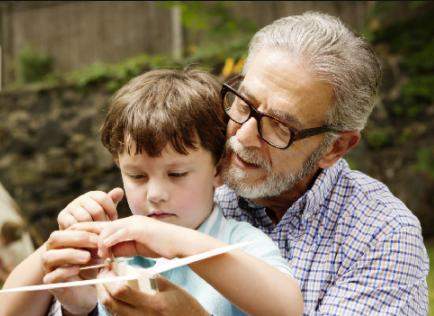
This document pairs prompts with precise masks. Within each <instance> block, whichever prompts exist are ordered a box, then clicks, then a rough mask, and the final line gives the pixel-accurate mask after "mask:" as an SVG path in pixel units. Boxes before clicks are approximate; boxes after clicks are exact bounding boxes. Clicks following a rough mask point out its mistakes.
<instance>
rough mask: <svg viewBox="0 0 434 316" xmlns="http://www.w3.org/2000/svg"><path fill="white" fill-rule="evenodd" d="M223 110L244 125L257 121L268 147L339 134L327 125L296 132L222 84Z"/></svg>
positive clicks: (259, 131)
mask: <svg viewBox="0 0 434 316" xmlns="http://www.w3.org/2000/svg"><path fill="white" fill-rule="evenodd" d="M220 94H221V98H222V105H223V109H224V111H225V112H226V114H227V115H228V116H229V118H230V119H231V120H232V121H234V122H235V123H238V124H244V123H245V122H247V121H248V120H249V119H250V118H251V117H254V118H255V119H256V121H257V123H258V124H257V126H258V133H259V136H260V137H261V138H262V139H263V140H264V141H265V142H266V143H267V144H269V145H270V146H273V147H275V148H279V149H287V148H288V147H289V146H291V145H292V143H293V142H295V141H297V140H300V139H303V138H307V137H311V136H314V135H318V134H321V133H326V132H340V131H339V130H337V129H334V128H332V127H330V126H328V125H323V126H320V127H313V128H307V129H302V130H298V129H296V128H294V127H291V126H288V124H287V123H285V122H282V121H281V120H279V119H278V118H276V117H274V116H272V115H270V114H266V113H263V112H260V111H258V110H257V109H256V108H255V107H254V106H253V105H252V104H251V102H250V101H249V100H248V99H247V98H246V97H244V96H243V95H242V94H241V93H240V92H238V91H237V90H236V89H235V88H232V87H231V86H230V85H228V84H226V83H224V84H223V87H222V90H221V92H220Z"/></svg>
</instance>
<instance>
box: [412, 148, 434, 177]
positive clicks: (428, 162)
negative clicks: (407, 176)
mask: <svg viewBox="0 0 434 316" xmlns="http://www.w3.org/2000/svg"><path fill="white" fill-rule="evenodd" d="M416 155H417V161H416V164H415V165H414V166H413V168H414V170H415V171H418V172H421V173H424V174H427V175H429V176H430V177H431V178H432V179H434V147H432V148H420V149H418V151H417V152H416Z"/></svg>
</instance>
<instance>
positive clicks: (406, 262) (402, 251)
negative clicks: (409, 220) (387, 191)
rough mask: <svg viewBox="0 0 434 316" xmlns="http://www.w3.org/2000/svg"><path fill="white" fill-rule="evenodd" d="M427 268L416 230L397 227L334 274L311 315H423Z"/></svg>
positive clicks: (425, 307) (426, 261)
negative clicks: (348, 266)
mask: <svg viewBox="0 0 434 316" xmlns="http://www.w3.org/2000/svg"><path fill="white" fill-rule="evenodd" d="M428 270H429V263H428V257H427V252H426V249H425V246H424V244H423V240H422V236H421V234H420V230H419V229H418V228H417V227H414V226H407V227H401V228H400V229H399V231H394V232H392V233H390V234H388V235H387V236H385V237H384V238H383V239H382V240H380V241H378V242H377V243H375V245H373V246H371V247H370V248H369V249H368V251H367V252H366V253H364V255H363V256H361V257H360V258H359V260H358V261H357V262H356V263H355V264H354V265H353V266H352V267H350V268H349V269H348V270H346V271H345V272H344V273H343V274H342V275H339V274H338V276H337V279H336V281H335V282H334V284H332V285H331V286H330V288H329V289H328V290H327V292H326V293H325V296H324V297H323V299H322V301H321V302H320V304H319V306H318V309H317V311H316V312H314V313H312V314H314V315H315V314H319V315H362V314H363V315H412V316H413V315H427V313H428V287H427V283H426V277H427V275H428Z"/></svg>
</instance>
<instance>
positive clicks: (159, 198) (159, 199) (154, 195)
mask: <svg viewBox="0 0 434 316" xmlns="http://www.w3.org/2000/svg"><path fill="white" fill-rule="evenodd" d="M147 195H148V201H149V202H151V203H153V204H160V203H163V202H167V201H168V200H169V192H168V190H167V187H166V186H165V185H164V184H163V183H159V182H156V181H154V182H150V183H148V192H147Z"/></svg>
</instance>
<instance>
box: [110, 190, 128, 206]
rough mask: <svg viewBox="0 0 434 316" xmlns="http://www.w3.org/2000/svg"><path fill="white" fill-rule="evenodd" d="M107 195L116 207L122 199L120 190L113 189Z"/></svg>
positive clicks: (122, 195)
mask: <svg viewBox="0 0 434 316" xmlns="http://www.w3.org/2000/svg"><path fill="white" fill-rule="evenodd" d="M107 194H108V195H109V196H110V198H111V199H112V201H113V203H114V204H115V205H116V206H117V205H118V203H119V202H120V201H122V199H123V198H124V190H122V189H121V188H114V189H113V190H111V191H110V192H109V193H107Z"/></svg>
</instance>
